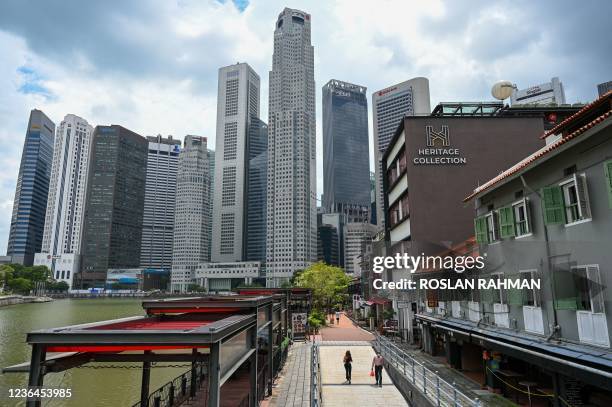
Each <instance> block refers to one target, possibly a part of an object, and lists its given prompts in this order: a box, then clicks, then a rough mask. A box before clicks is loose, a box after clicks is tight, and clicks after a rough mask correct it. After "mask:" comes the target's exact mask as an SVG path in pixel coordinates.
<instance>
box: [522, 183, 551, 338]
mask: <svg viewBox="0 0 612 407" xmlns="http://www.w3.org/2000/svg"><path fill="white" fill-rule="evenodd" d="M520 178H521V183H522V184H523V187H524V188H525V189H526V190H528V191H529V192H531V193H534V194H536V195H537V197H538V198H539V199H540V202H541V201H542V199H543V198H542V195H540V193H539V192H538V191H534V190H533V189H531V187H530V186H529V185H527V181H525V178H524V177H523V176H522V175H521V176H520ZM541 216H542V225H543V226H544V241H545V242H546V262H547V265H548V271H549V273H550V292H551V294H552V311H553V328H552V330H551V332H550V335H549V336H548V337H547V338H546V341H549V340H550V339H551V338H552V337H553V336H555V334H556V333H557V332H558V331H559V329H560V326H559V323H558V320H557V309H556V308H555V299H556V298H557V294H556V292H555V273H554V272H553V270H552V264H551V261H550V257H551V256H550V239H549V237H548V226H547V225H546V218H545V217H544V211H542V213H541Z"/></svg>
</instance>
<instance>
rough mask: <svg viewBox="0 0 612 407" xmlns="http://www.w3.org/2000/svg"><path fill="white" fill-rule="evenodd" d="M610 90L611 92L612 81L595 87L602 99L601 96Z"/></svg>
mask: <svg viewBox="0 0 612 407" xmlns="http://www.w3.org/2000/svg"><path fill="white" fill-rule="evenodd" d="M611 90H612V81H608V82H604V83H600V84H599V85H597V93H598V94H599V97H602V96H603V95H605V94H606V93H608V92H610V91H611Z"/></svg>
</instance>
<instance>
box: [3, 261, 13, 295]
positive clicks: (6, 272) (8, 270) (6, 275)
mask: <svg viewBox="0 0 612 407" xmlns="http://www.w3.org/2000/svg"><path fill="white" fill-rule="evenodd" d="M13 273H15V269H14V268H12V267H11V266H10V265H8V264H3V265H1V266H0V291H3V289H4V287H6V286H8V281H9V280H10V279H11V278H13Z"/></svg>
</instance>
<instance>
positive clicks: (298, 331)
mask: <svg viewBox="0 0 612 407" xmlns="http://www.w3.org/2000/svg"><path fill="white" fill-rule="evenodd" d="M306 318H307V316H306V313H305V312H296V313H294V314H292V315H291V332H293V337H294V338H295V337H302V336H305V334H306Z"/></svg>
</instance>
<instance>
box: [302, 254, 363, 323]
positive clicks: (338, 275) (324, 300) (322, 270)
mask: <svg viewBox="0 0 612 407" xmlns="http://www.w3.org/2000/svg"><path fill="white" fill-rule="evenodd" d="M350 280H351V279H350V277H348V276H347V275H346V274H345V273H344V271H343V270H342V269H341V268H339V267H334V266H329V265H327V264H325V263H323V262H318V263H314V264H313V265H311V266H310V267H308V268H307V269H306V270H304V271H303V272H302V273H300V274H299V275H298V276H297V278H296V279H295V285H296V286H297V287H304V288H310V289H311V290H312V302H313V308H314V309H315V310H319V311H322V310H329V309H331V308H332V306H333V305H335V304H339V303H344V302H346V301H347V299H348V283H349V281H350ZM324 320H325V317H324V316H323V321H324Z"/></svg>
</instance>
